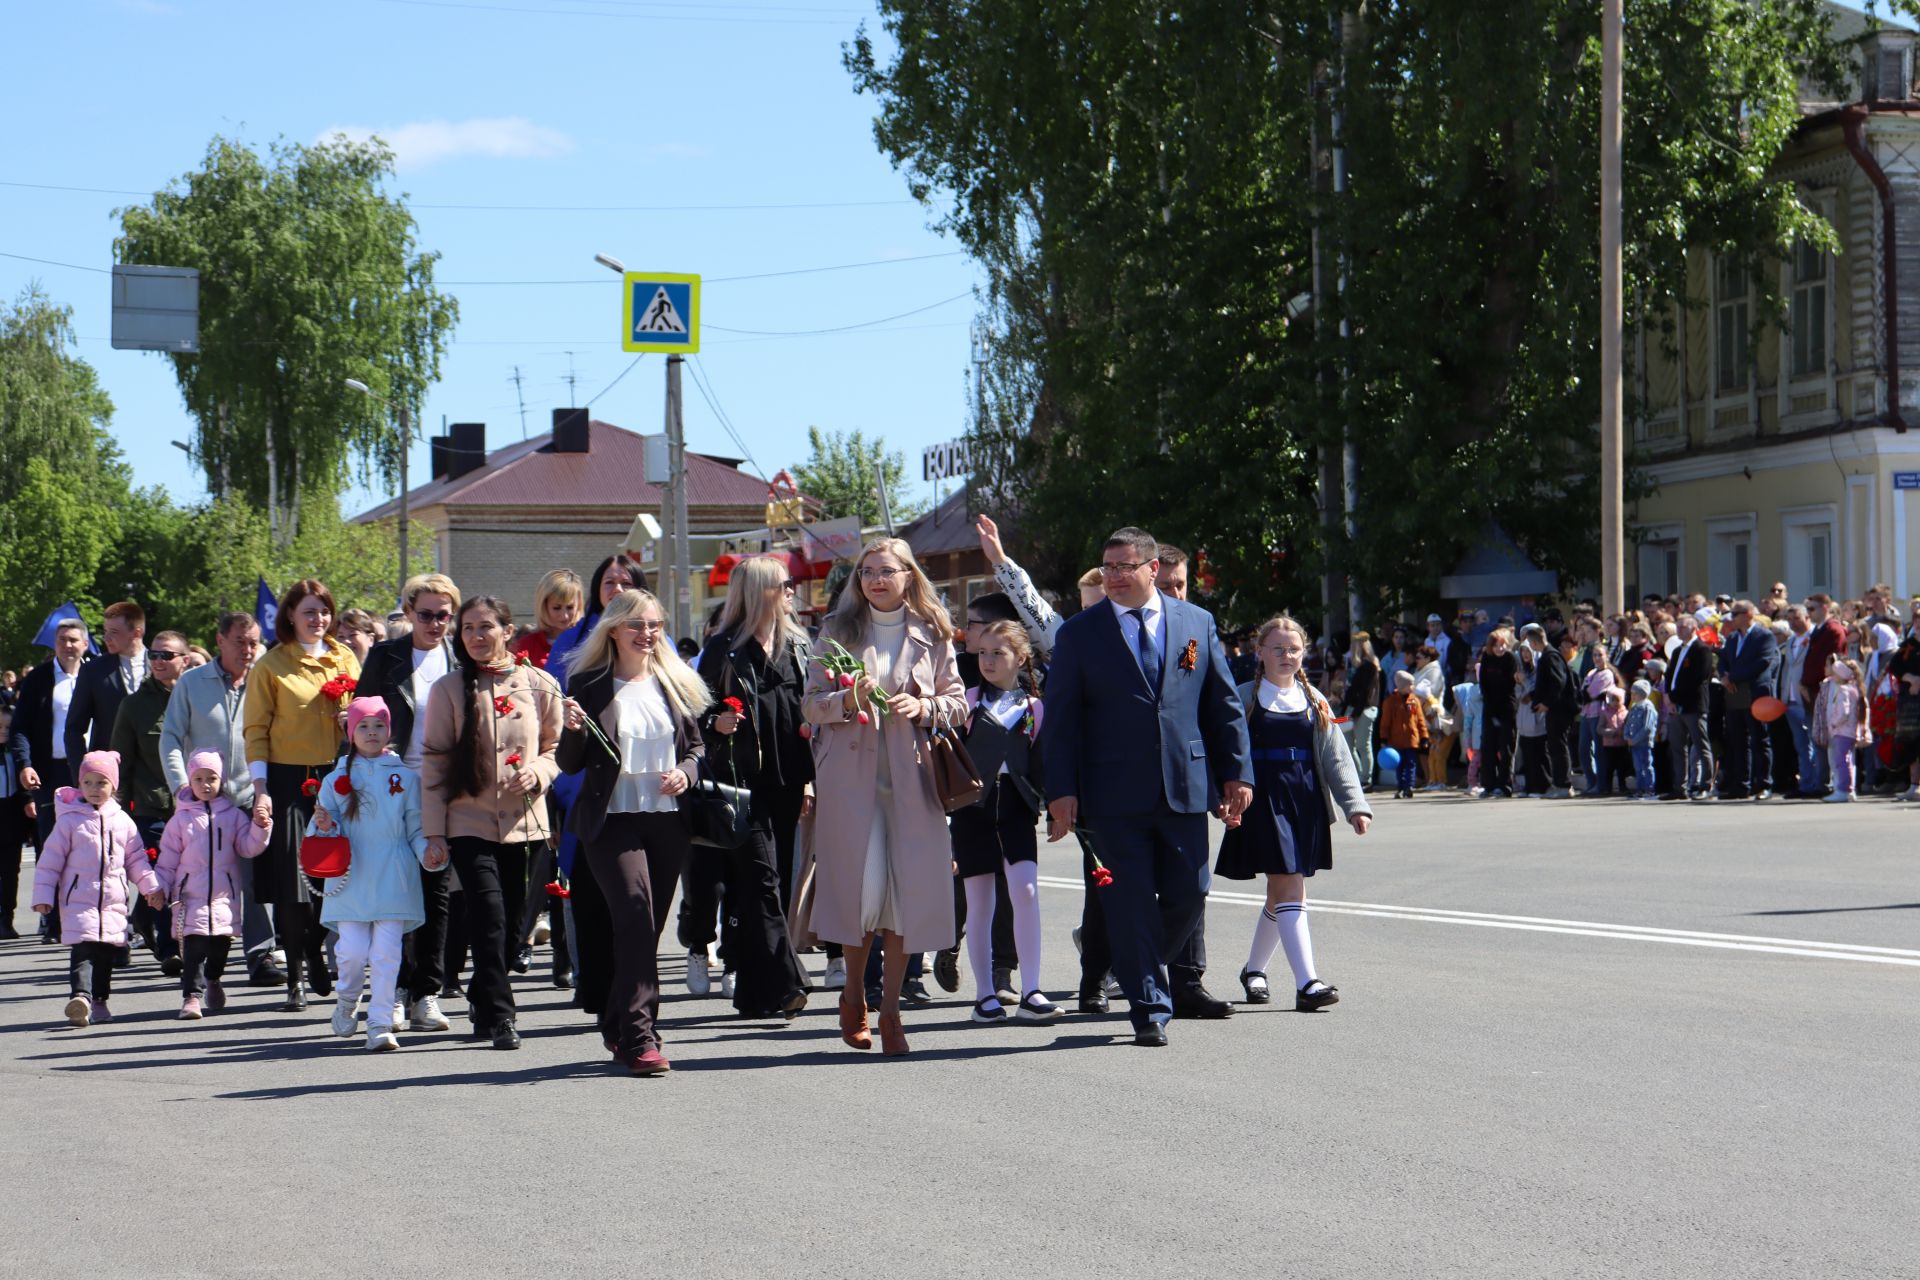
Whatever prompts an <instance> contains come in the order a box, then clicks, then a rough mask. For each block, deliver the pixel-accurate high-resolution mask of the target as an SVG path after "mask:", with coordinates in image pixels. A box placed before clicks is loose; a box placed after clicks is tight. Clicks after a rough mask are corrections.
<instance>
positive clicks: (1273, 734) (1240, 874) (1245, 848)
mask: <svg viewBox="0 0 1920 1280" xmlns="http://www.w3.org/2000/svg"><path fill="white" fill-rule="evenodd" d="M1254 697H1255V699H1257V698H1258V697H1259V688H1258V686H1257V685H1256V686H1255V689H1254ZM1247 734H1248V737H1249V738H1251V739H1252V743H1253V803H1251V804H1249V805H1248V806H1247V812H1246V816H1245V817H1244V818H1243V819H1241V822H1240V825H1239V826H1238V827H1235V828H1234V829H1233V830H1231V831H1229V832H1227V835H1226V839H1225V840H1223V841H1222V842H1221V844H1220V860H1219V863H1218V865H1216V866H1215V867H1214V874H1215V875H1219V876H1224V877H1225V878H1226V879H1228V880H1251V879H1253V878H1254V877H1255V876H1261V875H1299V876H1310V875H1312V874H1313V873H1314V872H1316V871H1325V870H1326V869H1327V868H1328V867H1331V866H1332V865H1333V836H1332V834H1331V832H1330V831H1329V830H1328V825H1327V793H1326V789H1325V788H1324V787H1322V786H1321V785H1320V771H1319V769H1318V768H1317V767H1316V766H1315V764H1314V759H1313V704H1312V703H1308V704H1307V707H1306V709H1305V710H1302V711H1281V712H1274V711H1268V710H1267V709H1266V708H1265V707H1263V706H1261V705H1259V703H1258V702H1257V701H1254V702H1251V703H1250V704H1249V707H1248V711H1247Z"/></svg>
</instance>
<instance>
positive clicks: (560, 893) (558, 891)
mask: <svg viewBox="0 0 1920 1280" xmlns="http://www.w3.org/2000/svg"><path fill="white" fill-rule="evenodd" d="M547 896H548V897H549V898H571V897H572V896H573V891H572V890H570V889H568V888H567V886H565V885H563V884H561V883H560V882H559V881H558V880H552V881H549V882H548V883H547Z"/></svg>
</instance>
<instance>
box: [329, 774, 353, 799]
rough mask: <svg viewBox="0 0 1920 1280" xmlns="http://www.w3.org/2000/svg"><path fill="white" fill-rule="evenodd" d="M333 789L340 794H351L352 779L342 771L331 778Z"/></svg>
mask: <svg viewBox="0 0 1920 1280" xmlns="http://www.w3.org/2000/svg"><path fill="white" fill-rule="evenodd" d="M333 789H334V790H335V791H336V792H338V793H339V794H340V795H343V796H350V795H352V794H353V779H352V778H350V777H348V776H347V775H346V774H344V773H343V774H341V775H340V776H339V777H337V778H335V779H334V780H333Z"/></svg>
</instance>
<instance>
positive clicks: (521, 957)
mask: <svg viewBox="0 0 1920 1280" xmlns="http://www.w3.org/2000/svg"><path fill="white" fill-rule="evenodd" d="M507 967H508V968H509V969H512V970H513V971H514V972H515V973H527V972H529V971H530V970H532V968H533V948H532V947H522V948H520V949H519V950H518V951H516V952H514V953H513V963H511V964H509V965H508V966H507Z"/></svg>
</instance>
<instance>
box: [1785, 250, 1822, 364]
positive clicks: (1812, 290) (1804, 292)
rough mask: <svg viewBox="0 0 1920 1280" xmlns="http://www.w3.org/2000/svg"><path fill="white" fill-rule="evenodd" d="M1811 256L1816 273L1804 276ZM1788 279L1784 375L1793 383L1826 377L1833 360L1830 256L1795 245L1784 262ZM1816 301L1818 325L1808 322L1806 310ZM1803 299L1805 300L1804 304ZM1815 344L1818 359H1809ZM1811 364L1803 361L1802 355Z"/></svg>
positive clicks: (1812, 354) (1820, 251)
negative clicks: (1812, 345) (1817, 348)
mask: <svg viewBox="0 0 1920 1280" xmlns="http://www.w3.org/2000/svg"><path fill="white" fill-rule="evenodd" d="M1808 255H1812V257H1813V258H1814V260H1815V262H1816V263H1817V267H1818V270H1817V272H1816V273H1815V274H1811V275H1809V274H1806V272H1805V267H1806V266H1807V265H1808V263H1807V261H1806V259H1807V256H1808ZM1787 279H1788V284H1789V288H1790V289H1791V290H1792V292H1791V294H1790V296H1789V298H1788V302H1787V326H1788V329H1789V332H1788V333H1787V334H1786V335H1785V337H1786V340H1787V341H1786V345H1787V348H1788V349H1787V352H1786V356H1787V376H1788V377H1789V378H1790V379H1791V380H1792V381H1795V382H1807V381H1813V380H1814V379H1820V378H1825V377H1826V376H1827V368H1828V365H1829V363H1830V362H1831V361H1832V359H1833V352H1832V350H1831V349H1830V348H1829V346H1828V340H1829V337H1830V330H1831V328H1832V325H1831V319H1830V317H1831V315H1832V310H1833V255H1832V254H1830V253H1827V252H1826V251H1825V250H1822V249H1817V248H1815V247H1814V246H1812V245H1809V244H1796V245H1794V247H1793V253H1792V255H1791V256H1790V257H1789V259H1788V262H1787ZM1816 298H1817V299H1818V302H1819V319H1818V323H1809V322H1808V316H1807V310H1808V309H1809V308H1810V307H1811V306H1812V301H1811V300H1813V299H1816ZM1803 300H1807V301H1806V302H1805V304H1804V305H1803ZM1815 341H1817V342H1818V343H1819V346H1820V349H1819V352H1818V357H1819V358H1818V359H1811V357H1813V356H1814V354H1815V353H1814V352H1813V351H1811V350H1807V349H1806V348H1807V347H1808V345H1809V344H1811V343H1813V342H1815ZM1803 352H1804V354H1805V355H1807V356H1808V357H1809V361H1810V362H1803V361H1802V359H1801V356H1802V354H1803Z"/></svg>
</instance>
